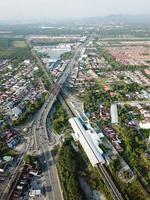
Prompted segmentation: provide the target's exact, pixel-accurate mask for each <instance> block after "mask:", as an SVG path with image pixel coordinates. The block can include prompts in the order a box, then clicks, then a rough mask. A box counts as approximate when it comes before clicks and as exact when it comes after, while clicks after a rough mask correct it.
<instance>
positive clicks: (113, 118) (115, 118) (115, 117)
mask: <svg viewBox="0 0 150 200" xmlns="http://www.w3.org/2000/svg"><path fill="white" fill-rule="evenodd" d="M110 110H111V123H112V124H118V122H119V121H118V109H117V104H112V105H111V109H110Z"/></svg>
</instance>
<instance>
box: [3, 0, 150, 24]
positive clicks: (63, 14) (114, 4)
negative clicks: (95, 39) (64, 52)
mask: <svg viewBox="0 0 150 200" xmlns="http://www.w3.org/2000/svg"><path fill="white" fill-rule="evenodd" d="M111 14H146V15H147V14H148V15H150V0H0V21H1V20H43V19H48V20H51V19H52V20H55V19H56V20H57V19H74V18H84V17H92V16H106V15H111Z"/></svg>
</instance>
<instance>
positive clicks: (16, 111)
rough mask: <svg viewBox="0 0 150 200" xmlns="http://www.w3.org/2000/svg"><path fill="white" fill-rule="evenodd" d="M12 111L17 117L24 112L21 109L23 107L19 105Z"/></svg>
mask: <svg viewBox="0 0 150 200" xmlns="http://www.w3.org/2000/svg"><path fill="white" fill-rule="evenodd" d="M12 113H13V114H14V115H15V117H18V116H19V115H20V114H21V113H22V111H21V109H20V108H19V107H18V106H17V107H14V108H13V109H12Z"/></svg>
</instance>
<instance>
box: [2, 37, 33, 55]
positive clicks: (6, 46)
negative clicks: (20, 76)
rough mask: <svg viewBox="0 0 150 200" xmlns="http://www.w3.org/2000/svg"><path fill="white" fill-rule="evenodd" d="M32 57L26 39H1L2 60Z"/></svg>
mask: <svg viewBox="0 0 150 200" xmlns="http://www.w3.org/2000/svg"><path fill="white" fill-rule="evenodd" d="M20 57H23V58H26V57H30V50H29V48H28V47H27V45H26V43H25V40H24V39H14V38H0V58H20Z"/></svg>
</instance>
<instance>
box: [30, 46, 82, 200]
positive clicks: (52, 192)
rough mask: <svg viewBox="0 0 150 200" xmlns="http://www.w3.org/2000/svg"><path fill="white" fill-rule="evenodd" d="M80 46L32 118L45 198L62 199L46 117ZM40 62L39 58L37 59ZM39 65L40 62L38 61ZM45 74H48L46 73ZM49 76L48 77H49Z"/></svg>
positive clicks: (75, 58) (75, 59)
mask: <svg viewBox="0 0 150 200" xmlns="http://www.w3.org/2000/svg"><path fill="white" fill-rule="evenodd" d="M81 48H82V47H79V48H78V49H77V50H76V51H75V53H74V56H73V58H72V59H71V61H70V63H69V64H68V65H67V66H66V68H65V70H64V72H63V74H62V75H61V77H60V78H59V79H58V80H57V82H56V83H55V84H54V83H53V87H52V89H51V91H50V95H49V97H48V99H47V101H46V102H45V104H44V105H43V106H42V108H41V109H40V111H39V113H38V115H37V116H36V119H35V120H34V123H33V127H32V132H33V134H34V137H35V148H36V150H37V152H38V155H39V157H40V159H41V161H42V163H43V168H44V171H45V172H44V175H45V183H46V187H45V188H46V198H47V199H49V200H63V195H62V190H61V186H60V182H59V178H58V174H57V169H56V166H55V163H54V160H53V157H52V155H51V152H50V143H49V133H48V131H49V130H48V129H47V118H48V114H49V113H50V111H51V109H52V107H53V104H54V102H55V101H56V99H57V97H58V95H59V93H60V90H61V89H62V88H63V85H64V83H65V81H66V80H67V78H68V76H69V74H70V73H71V69H72V67H73V66H74V64H75V63H76V61H77V58H78V55H79V53H80V51H81ZM39 62H40V60H39ZM39 64H40V65H41V67H42V66H43V65H42V63H41V62H40V63H39ZM43 70H44V72H45V73H48V72H47V70H46V69H45V67H44V66H43ZM47 76H49V75H48V74H47ZM49 78H50V77H49Z"/></svg>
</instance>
